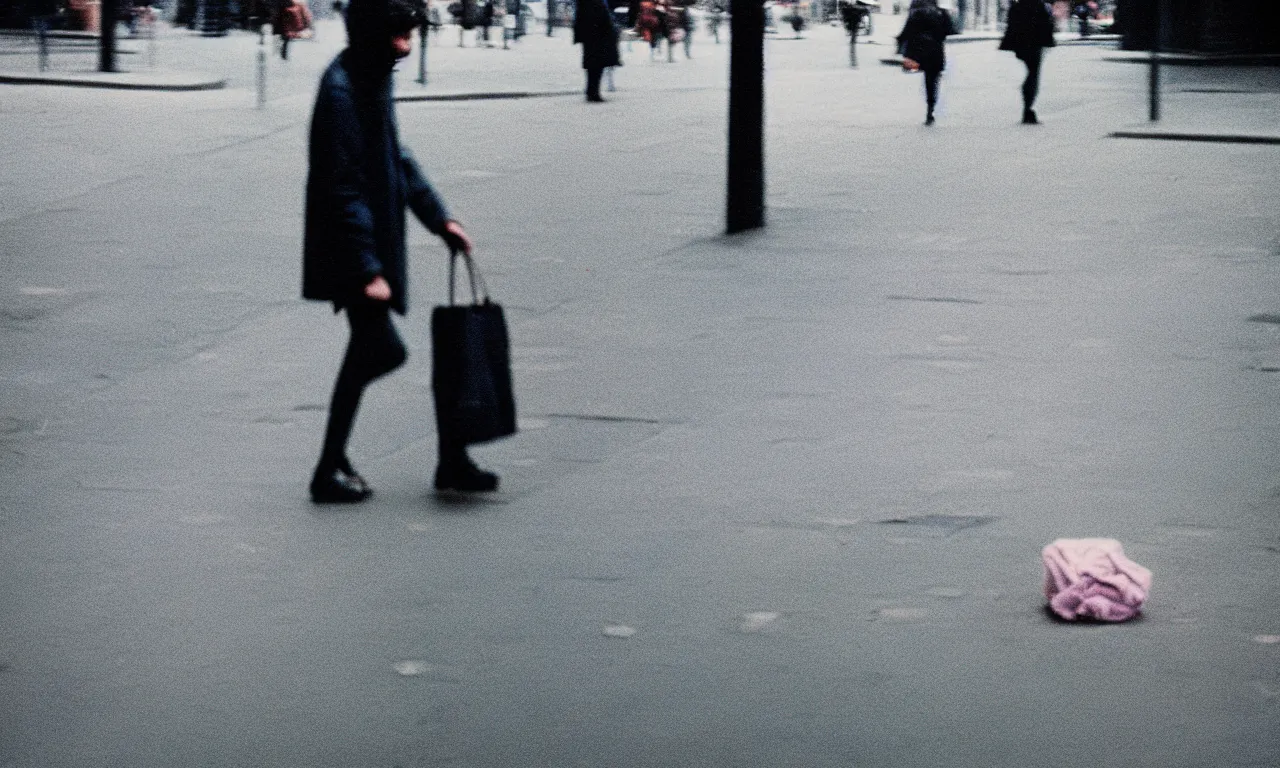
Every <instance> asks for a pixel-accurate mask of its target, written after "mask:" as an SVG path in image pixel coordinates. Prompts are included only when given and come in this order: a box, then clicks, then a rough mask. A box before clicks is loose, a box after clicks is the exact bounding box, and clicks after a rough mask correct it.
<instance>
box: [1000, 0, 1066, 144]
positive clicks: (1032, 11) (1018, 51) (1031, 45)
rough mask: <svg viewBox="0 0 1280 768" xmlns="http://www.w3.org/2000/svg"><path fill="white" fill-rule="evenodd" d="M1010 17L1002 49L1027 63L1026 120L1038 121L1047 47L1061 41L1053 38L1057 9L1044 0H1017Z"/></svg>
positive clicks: (1023, 101) (1001, 45)
mask: <svg viewBox="0 0 1280 768" xmlns="http://www.w3.org/2000/svg"><path fill="white" fill-rule="evenodd" d="M1008 19H1009V23H1008V26H1007V27H1005V30H1004V38H1003V39H1001V41H1000V50H1002V51H1013V55H1015V56H1017V57H1018V58H1019V59H1021V60H1022V63H1023V64H1026V65H1027V77H1026V79H1025V80H1023V81H1022V123H1023V125H1036V124H1038V123H1039V122H1040V120H1039V118H1038V117H1036V111H1035V110H1034V109H1033V107H1034V106H1035V103H1036V96H1037V95H1038V94H1039V93H1040V64H1041V62H1042V61H1043V59H1044V49H1045V48H1052V47H1053V46H1054V45H1057V42H1056V41H1055V40H1054V39H1053V13H1052V12H1051V11H1050V10H1049V6H1047V5H1045V3H1044V0H1013V5H1011V6H1009V14H1008Z"/></svg>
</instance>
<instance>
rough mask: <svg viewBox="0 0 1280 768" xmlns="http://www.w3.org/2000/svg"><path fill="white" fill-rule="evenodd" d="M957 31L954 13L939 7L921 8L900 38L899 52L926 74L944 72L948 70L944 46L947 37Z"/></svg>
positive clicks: (912, 15) (907, 24)
mask: <svg viewBox="0 0 1280 768" xmlns="http://www.w3.org/2000/svg"><path fill="white" fill-rule="evenodd" d="M954 31H955V27H953V26H952V24H951V14H949V13H947V12H946V11H944V10H942V9H941V8H938V7H935V6H925V7H923V8H917V9H916V10H914V11H912V12H911V14H910V15H908V16H907V23H906V24H903V25H902V32H901V33H899V35H898V50H899V52H900V53H901V54H902V55H903V56H906V57H907V58H908V59H914V60H915V61H916V62H918V63H919V64H920V69H921V70H923V71H925V72H941V71H942V70H944V69H946V67H947V57H946V51H945V49H944V47H943V45H944V43H945V42H946V39H947V35H949V34H951V33H952V32H954Z"/></svg>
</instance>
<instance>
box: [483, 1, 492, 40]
mask: <svg viewBox="0 0 1280 768" xmlns="http://www.w3.org/2000/svg"><path fill="white" fill-rule="evenodd" d="M492 26H493V0H484V5H483V6H481V8H480V38H481V39H482V40H483V41H484V42H483V43H482V45H483V46H484V47H485V48H492V47H493V43H491V42H489V28H490V27H492Z"/></svg>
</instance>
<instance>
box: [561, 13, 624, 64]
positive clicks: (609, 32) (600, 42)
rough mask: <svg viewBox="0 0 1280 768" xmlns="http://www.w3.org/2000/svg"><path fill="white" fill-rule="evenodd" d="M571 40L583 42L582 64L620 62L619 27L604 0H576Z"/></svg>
mask: <svg viewBox="0 0 1280 768" xmlns="http://www.w3.org/2000/svg"><path fill="white" fill-rule="evenodd" d="M573 42H575V43H581V44H582V68H583V69H603V68H605V67H616V66H618V65H619V64H621V63H622V57H621V56H619V54H618V28H617V27H615V26H614V24H613V11H612V10H611V9H610V8H609V5H608V4H607V3H606V2H605V0H578V12H577V14H576V15H575V16H574V18H573Z"/></svg>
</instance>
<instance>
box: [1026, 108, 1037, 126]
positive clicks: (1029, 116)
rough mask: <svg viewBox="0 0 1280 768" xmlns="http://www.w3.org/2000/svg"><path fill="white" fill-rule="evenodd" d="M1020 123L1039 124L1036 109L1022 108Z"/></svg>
mask: <svg viewBox="0 0 1280 768" xmlns="http://www.w3.org/2000/svg"><path fill="white" fill-rule="evenodd" d="M1022 124H1023V125H1039V124H1040V121H1039V120H1038V119H1037V118H1036V111H1035V110H1034V109H1024V110H1022Z"/></svg>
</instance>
